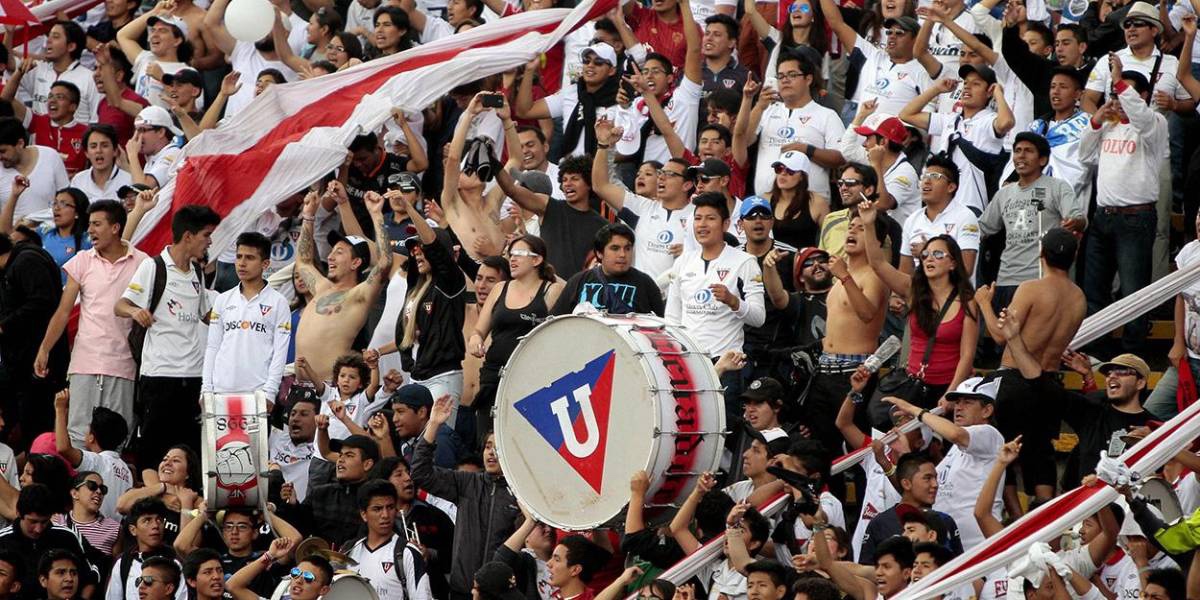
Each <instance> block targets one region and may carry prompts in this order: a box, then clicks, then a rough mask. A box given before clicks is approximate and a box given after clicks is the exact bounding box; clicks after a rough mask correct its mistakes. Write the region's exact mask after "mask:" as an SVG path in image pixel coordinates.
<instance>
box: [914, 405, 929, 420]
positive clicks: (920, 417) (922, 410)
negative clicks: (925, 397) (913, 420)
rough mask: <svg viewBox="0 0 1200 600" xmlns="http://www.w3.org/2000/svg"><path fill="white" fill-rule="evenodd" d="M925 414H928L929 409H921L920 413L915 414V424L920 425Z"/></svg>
mask: <svg viewBox="0 0 1200 600" xmlns="http://www.w3.org/2000/svg"><path fill="white" fill-rule="evenodd" d="M927 414H929V409H927V408H923V409H921V412H919V413H917V422H918V423H921V422H922V421H921V419H924V418H925V415H927Z"/></svg>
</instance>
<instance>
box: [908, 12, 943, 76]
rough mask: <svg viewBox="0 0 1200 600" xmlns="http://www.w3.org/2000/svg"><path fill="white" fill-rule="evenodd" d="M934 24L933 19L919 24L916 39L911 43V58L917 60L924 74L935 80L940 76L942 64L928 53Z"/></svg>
mask: <svg viewBox="0 0 1200 600" xmlns="http://www.w3.org/2000/svg"><path fill="white" fill-rule="evenodd" d="M935 22H936V21H934V20H933V18H928V19H925V20H924V21H922V22H921V28H920V29H918V30H917V38H916V40H915V41H914V42H913V58H915V59H917V63H918V64H920V65H921V66H922V67H924V68H925V72H926V73H928V74H929V76H930V77H932V78H934V79H937V78H938V77H940V76H941V74H942V62H941V61H939V60H938V59H937V57H936V56H934V55H932V54H930V53H929V38H930V37H931V36H932V35H933V24H934V23H935Z"/></svg>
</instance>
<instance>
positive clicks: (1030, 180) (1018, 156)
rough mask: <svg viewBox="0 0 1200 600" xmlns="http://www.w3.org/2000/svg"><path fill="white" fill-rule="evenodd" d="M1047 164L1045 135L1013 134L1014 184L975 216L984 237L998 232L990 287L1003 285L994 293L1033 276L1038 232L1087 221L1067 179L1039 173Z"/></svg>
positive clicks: (1084, 206)
mask: <svg viewBox="0 0 1200 600" xmlns="http://www.w3.org/2000/svg"><path fill="white" fill-rule="evenodd" d="M1049 163H1050V143H1049V142H1047V141H1046V138H1044V137H1042V136H1040V135H1038V134H1036V133H1033V132H1031V131H1022V132H1021V133H1018V134H1017V137H1016V141H1015V142H1013V151H1012V164H1013V169H1014V172H1015V173H1016V174H1017V183H1016V185H1006V186H1004V187H1002V188H1000V190H999V191H998V192H996V195H995V196H993V197H992V201H991V203H989V204H988V206H987V208H986V209H984V211H983V214H982V215H980V217H979V230H980V233H982V234H983V235H984V236H992V235H999V234H1000V233H1001V232H1003V234H1004V251H1003V252H1002V253H1001V254H1000V271H999V275H998V276H997V277H996V287H997V291H1000V290H1002V289H1004V288H1008V290H1007V291H1006V292H1000V293H1001V294H1003V295H1007V296H1008V297H1009V298H1011V294H1012V293H1014V292H1015V291H1016V286H1018V285H1020V284H1021V283H1022V282H1024V281H1029V280H1031V279H1037V278H1038V276H1039V274H1038V263H1039V261H1040V260H1041V251H1040V250H1041V249H1040V246H1041V236H1039V235H1038V234H1039V232H1044V231H1048V230H1049V229H1051V228H1054V227H1057V226H1060V225H1063V226H1070V228H1071V229H1072V230H1073V231H1075V232H1076V233H1082V232H1083V229H1084V227H1085V226H1086V224H1087V202H1086V199H1081V198H1080V197H1079V196H1077V195H1075V190H1073V189H1071V186H1070V185H1068V184H1067V182H1065V181H1063V180H1061V179H1056V178H1054V177H1050V176H1048V175H1045V174H1043V171H1044V169H1045V168H1046V166H1047V165H1048V164H1049ZM1004 305H1007V302H1004V303H1003V304H1002V306H1004Z"/></svg>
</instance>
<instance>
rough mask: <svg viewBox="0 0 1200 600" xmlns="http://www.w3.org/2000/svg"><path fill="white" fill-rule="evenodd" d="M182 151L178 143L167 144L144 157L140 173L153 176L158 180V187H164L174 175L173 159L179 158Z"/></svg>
mask: <svg viewBox="0 0 1200 600" xmlns="http://www.w3.org/2000/svg"><path fill="white" fill-rule="evenodd" d="M182 152H183V148H182V147H181V146H179V145H178V144H175V143H171V144H168V145H167V147H166V148H163V149H162V150H159V151H158V152H155V153H154V154H153V155H151V156H147V157H146V164H145V165H142V173H143V174H144V175H145V176H146V177H153V178H154V181H156V182H158V187H160V188H161V187H165V186H166V185H167V183H168V182H169V181H171V179H173V178H174V177H175V168H174V167H175V161H177V160H179V155H180V153H182ZM147 185H150V184H147Z"/></svg>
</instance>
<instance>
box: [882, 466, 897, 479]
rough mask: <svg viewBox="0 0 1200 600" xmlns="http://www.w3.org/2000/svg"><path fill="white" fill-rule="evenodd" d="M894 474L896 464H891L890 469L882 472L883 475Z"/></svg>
mask: <svg viewBox="0 0 1200 600" xmlns="http://www.w3.org/2000/svg"><path fill="white" fill-rule="evenodd" d="M895 474H896V465H892V467H891V468H890V469H888V470H886V471H884V472H883V476H884V477H891V476H892V475H895Z"/></svg>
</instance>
